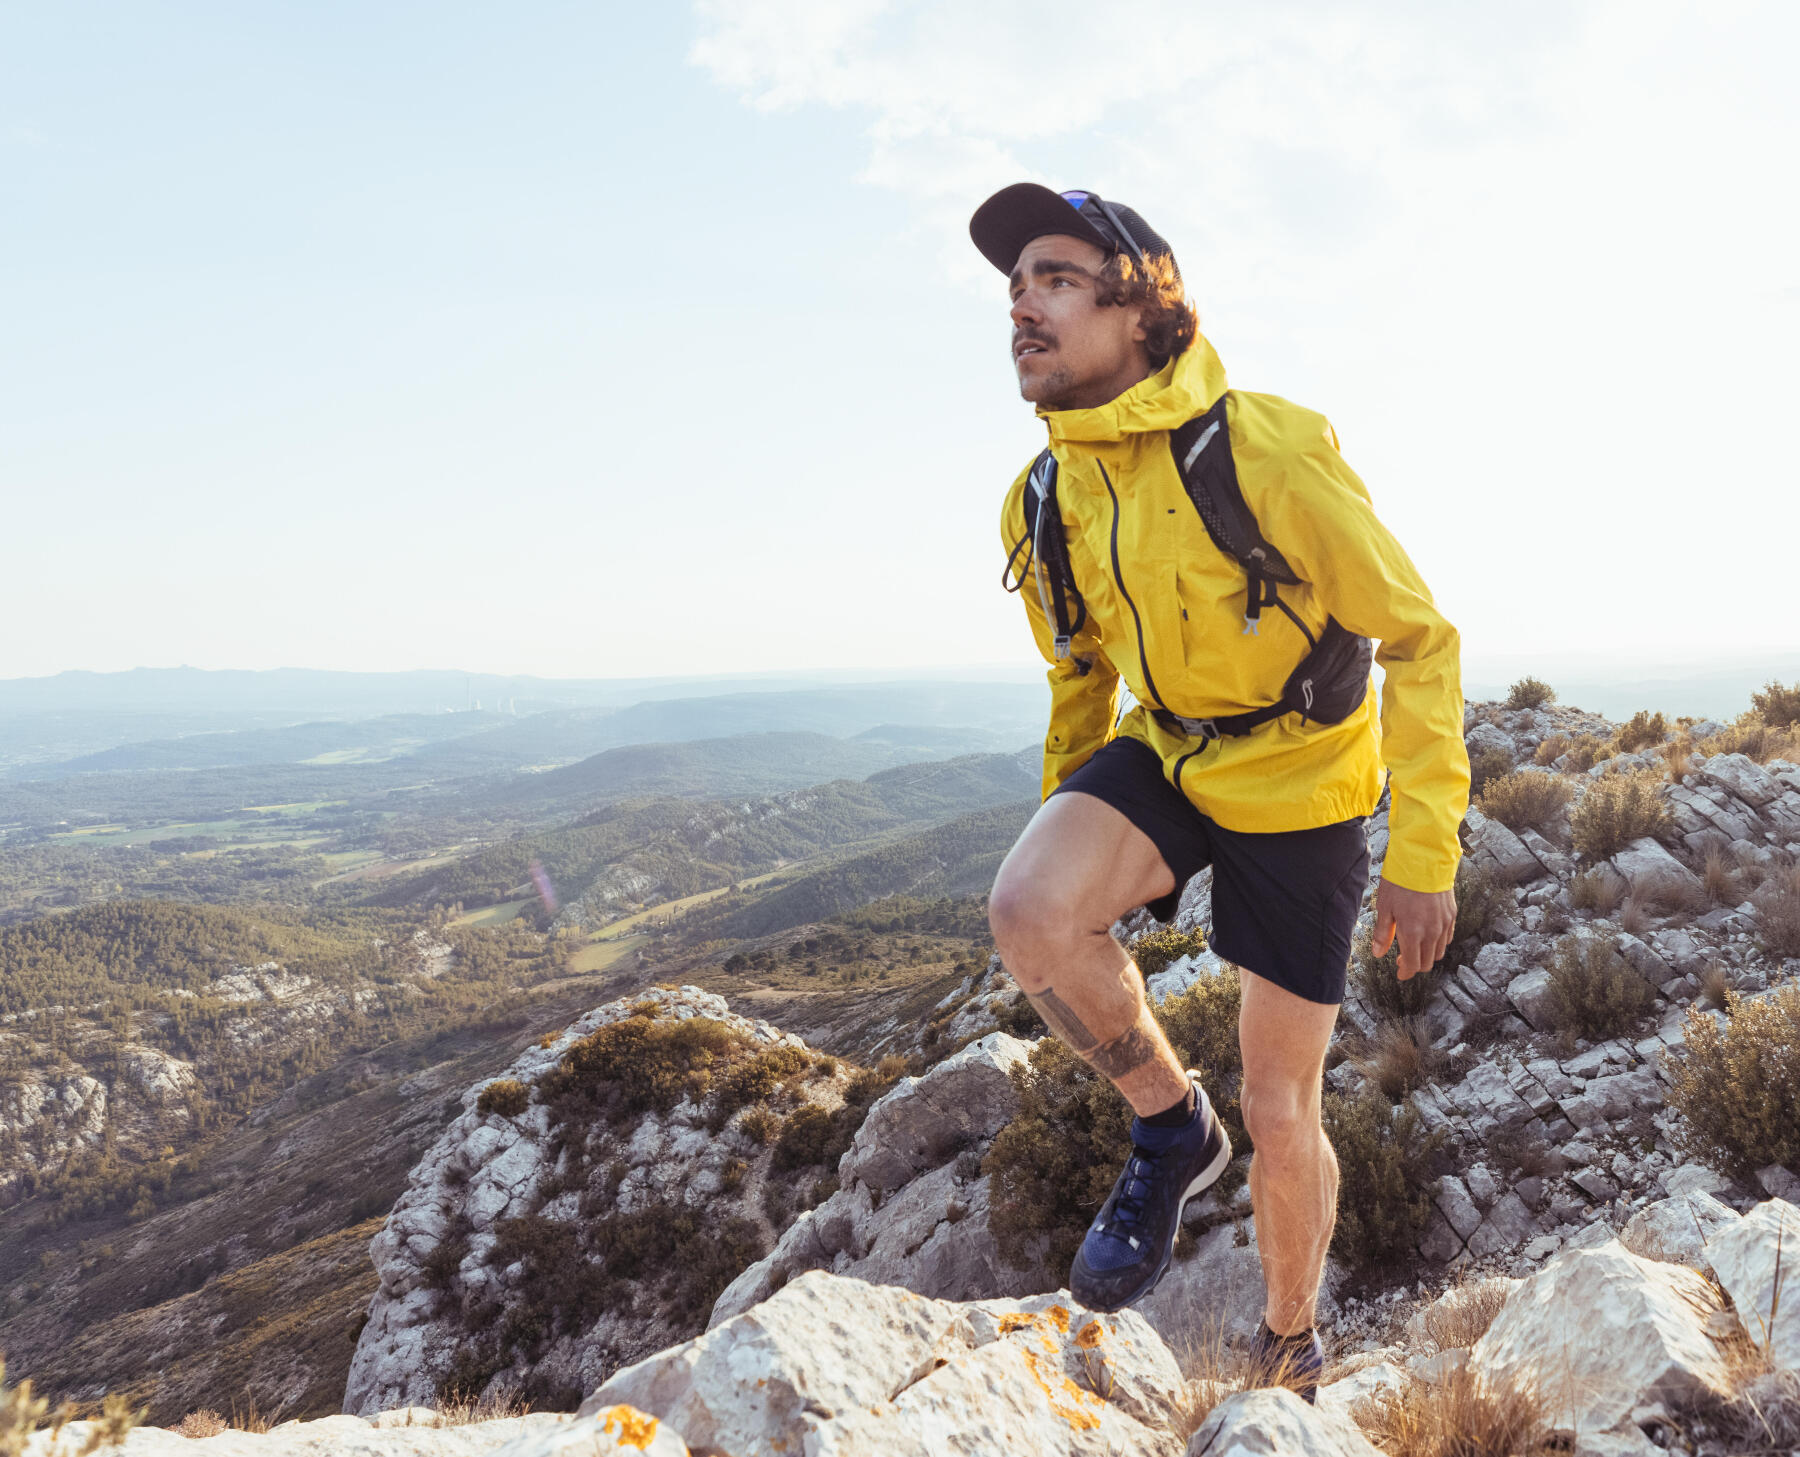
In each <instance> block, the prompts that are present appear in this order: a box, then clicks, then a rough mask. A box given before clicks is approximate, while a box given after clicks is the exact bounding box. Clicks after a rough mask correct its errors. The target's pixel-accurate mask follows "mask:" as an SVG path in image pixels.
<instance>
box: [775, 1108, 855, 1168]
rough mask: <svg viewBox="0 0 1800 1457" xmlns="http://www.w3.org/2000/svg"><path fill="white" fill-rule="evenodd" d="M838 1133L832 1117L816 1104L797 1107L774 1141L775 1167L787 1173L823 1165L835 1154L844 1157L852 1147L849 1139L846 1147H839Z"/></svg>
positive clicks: (845, 1144) (845, 1143)
mask: <svg viewBox="0 0 1800 1457" xmlns="http://www.w3.org/2000/svg"><path fill="white" fill-rule="evenodd" d="M835 1133H836V1128H835V1126H834V1124H833V1121H832V1117H831V1114H829V1113H827V1112H826V1111H825V1110H824V1109H823V1108H821V1107H819V1106H818V1105H817V1104H816V1103H808V1104H807V1105H806V1106H805V1107H803V1108H796V1109H795V1110H794V1111H793V1113H792V1114H790V1115H789V1117H788V1118H787V1120H786V1121H785V1122H783V1123H782V1125H781V1135H780V1137H778V1138H777V1139H776V1140H775V1157H774V1159H773V1160H772V1162H773V1164H774V1167H776V1168H777V1169H782V1170H787V1169H799V1168H804V1167H805V1166H806V1165H807V1164H822V1163H826V1162H828V1161H829V1160H830V1159H831V1156H832V1154H833V1153H834V1152H835V1153H836V1154H837V1155H838V1156H839V1157H841V1156H842V1155H843V1152H844V1149H846V1148H848V1147H849V1146H850V1144H849V1141H848V1140H846V1141H845V1142H844V1144H843V1147H841V1148H840V1147H837V1146H836V1145H837V1140H836V1138H835V1136H834V1135H835Z"/></svg>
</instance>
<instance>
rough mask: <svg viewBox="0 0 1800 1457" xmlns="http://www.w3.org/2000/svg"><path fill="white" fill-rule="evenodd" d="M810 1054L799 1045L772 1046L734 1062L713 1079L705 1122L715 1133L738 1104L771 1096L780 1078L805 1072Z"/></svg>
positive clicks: (744, 1104) (728, 1118) (779, 1083)
mask: <svg viewBox="0 0 1800 1457" xmlns="http://www.w3.org/2000/svg"><path fill="white" fill-rule="evenodd" d="M811 1066H812V1058H811V1056H810V1055H809V1054H807V1053H806V1052H803V1051H802V1050H801V1049H800V1048H798V1047H771V1048H769V1049H768V1050H767V1051H766V1052H759V1053H756V1054H755V1055H754V1056H751V1057H747V1058H744V1059H742V1060H741V1061H739V1062H734V1063H733V1064H732V1065H731V1066H730V1067H728V1068H727V1069H725V1071H724V1072H722V1073H720V1074H719V1075H718V1076H717V1077H716V1078H714V1079H713V1095H712V1106H711V1108H710V1109H709V1110H708V1112H707V1126H708V1127H709V1128H711V1130H712V1131H713V1132H714V1133H717V1132H718V1131H719V1130H720V1129H721V1128H723V1127H724V1126H725V1125H726V1124H727V1123H728V1122H730V1120H731V1116H732V1115H733V1114H734V1113H736V1112H737V1110H738V1109H739V1108H748V1107H749V1106H750V1105H751V1104H752V1103H760V1102H762V1101H763V1100H764V1099H766V1098H768V1097H770V1096H771V1095H772V1094H773V1093H774V1092H775V1090H776V1088H778V1087H780V1086H781V1084H782V1082H783V1081H785V1080H786V1079H788V1078H791V1077H793V1076H794V1074H796V1073H802V1072H806V1071H807V1070H808V1069H809V1068H810V1067H811Z"/></svg>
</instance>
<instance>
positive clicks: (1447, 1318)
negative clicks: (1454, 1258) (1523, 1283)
mask: <svg viewBox="0 0 1800 1457" xmlns="http://www.w3.org/2000/svg"><path fill="white" fill-rule="evenodd" d="M1510 1293H1511V1291H1510V1289H1509V1288H1508V1287H1507V1285H1506V1284H1504V1283H1503V1282H1502V1281H1499V1280H1491V1279H1490V1280H1468V1281H1465V1282H1464V1283H1462V1284H1460V1285H1457V1286H1454V1287H1453V1288H1451V1289H1449V1290H1446V1291H1445V1292H1444V1293H1443V1294H1442V1295H1440V1296H1439V1297H1438V1298H1437V1299H1436V1300H1435V1301H1433V1302H1432V1303H1431V1304H1430V1305H1429V1306H1427V1307H1426V1308H1425V1312H1424V1316H1423V1319H1422V1321H1421V1324H1422V1325H1423V1326H1424V1328H1425V1339H1426V1340H1428V1341H1430V1342H1431V1344H1432V1347H1433V1349H1435V1350H1439V1351H1458V1350H1467V1349H1468V1348H1469V1347H1470V1346H1472V1345H1474V1344H1475V1342H1477V1341H1478V1340H1480V1339H1481V1338H1482V1337H1483V1336H1484V1335H1486V1334H1487V1328H1488V1327H1489V1326H1491V1325H1492V1324H1493V1323H1494V1317H1495V1316H1497V1315H1499V1314H1500V1307H1501V1306H1503V1305H1505V1304H1506V1297H1507V1296H1508V1295H1509V1294H1510Z"/></svg>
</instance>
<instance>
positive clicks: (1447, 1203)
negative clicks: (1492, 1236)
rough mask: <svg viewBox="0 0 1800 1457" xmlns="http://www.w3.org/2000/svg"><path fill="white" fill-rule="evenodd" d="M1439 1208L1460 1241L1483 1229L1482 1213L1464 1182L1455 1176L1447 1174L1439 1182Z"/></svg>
mask: <svg viewBox="0 0 1800 1457" xmlns="http://www.w3.org/2000/svg"><path fill="white" fill-rule="evenodd" d="M1437 1207H1438V1211H1439V1212H1440V1213H1441V1214H1442V1215H1443V1216H1444V1218H1445V1220H1446V1221H1447V1222H1448V1223H1449V1225H1450V1227H1451V1228H1452V1229H1453V1230H1455V1231H1456V1235H1457V1238H1458V1239H1460V1240H1466V1239H1467V1238H1468V1237H1469V1236H1470V1235H1472V1234H1474V1233H1475V1231H1476V1230H1478V1229H1480V1228H1481V1211H1480V1210H1479V1209H1477V1208H1476V1207H1475V1201H1474V1200H1473V1199H1471V1198H1470V1197H1469V1191H1468V1189H1467V1187H1465V1186H1464V1184H1463V1181H1462V1180H1461V1179H1459V1178H1457V1177H1456V1176H1455V1175H1454V1174H1445V1175H1444V1176H1443V1177H1442V1178H1441V1179H1439V1180H1438V1192H1437Z"/></svg>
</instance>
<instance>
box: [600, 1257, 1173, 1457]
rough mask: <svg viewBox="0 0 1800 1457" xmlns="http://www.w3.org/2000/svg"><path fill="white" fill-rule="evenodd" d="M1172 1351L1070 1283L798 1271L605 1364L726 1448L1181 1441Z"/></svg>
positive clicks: (1097, 1453) (616, 1393)
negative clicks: (1006, 1287)
mask: <svg viewBox="0 0 1800 1457" xmlns="http://www.w3.org/2000/svg"><path fill="white" fill-rule="evenodd" d="M1182 1392H1183V1386H1182V1380H1181V1373H1180V1371H1179V1370H1178V1369H1177V1367H1176V1365H1175V1360H1174V1358H1173V1356H1171V1355H1170V1353H1169V1350H1168V1348H1167V1347H1166V1346H1164V1345H1163V1343H1162V1342H1161V1340H1159V1339H1158V1338H1157V1336H1156V1334H1155V1332H1153V1331H1152V1330H1151V1329H1150V1328H1149V1326H1148V1325H1147V1324H1146V1323H1145V1322H1144V1320H1143V1318H1142V1317H1141V1316H1139V1315H1137V1314H1136V1313H1135V1312H1132V1311H1120V1312H1117V1313H1116V1314H1112V1315H1104V1316H1095V1315H1092V1314H1090V1313H1088V1312H1086V1311H1083V1310H1082V1309H1081V1308H1080V1307H1078V1306H1076V1305H1074V1304H1073V1303H1072V1302H1070V1301H1069V1300H1068V1298H1067V1296H1066V1295H1062V1294H1060V1293H1059V1294H1057V1295H1044V1296H1038V1297H1035V1298H1033V1299H1031V1300H1026V1301H975V1302H967V1303H961V1304H957V1303H952V1302H949V1301H942V1300H930V1299H926V1298H924V1297H921V1296H918V1295H914V1294H912V1292H910V1291H906V1290H900V1289H897V1288H895V1287H892V1286H880V1285H869V1284H867V1283H865V1282H863V1281H861V1280H853V1279H846V1278H843V1277H841V1276H835V1275H830V1274H827V1273H825V1272H824V1271H818V1270H815V1271H809V1272H807V1273H806V1274H803V1275H801V1276H800V1277H799V1278H798V1279H796V1280H794V1281H792V1282H791V1283H789V1284H788V1285H786V1286H784V1287H783V1288H782V1289H781V1290H779V1291H777V1292H776V1293H775V1294H774V1295H772V1296H771V1297H769V1299H767V1300H765V1301H763V1302H762V1303H761V1304H760V1305H757V1306H755V1307H754V1308H753V1309H751V1310H749V1311H747V1312H745V1313H744V1314H743V1315H739V1316H735V1317H733V1318H732V1319H731V1320H728V1321H726V1322H724V1323H723V1324H721V1325H718V1326H715V1327H714V1328H713V1329H711V1330H709V1331H708V1332H707V1333H706V1334H705V1335H702V1336H697V1337H695V1338H694V1339H693V1340H691V1341H687V1342H685V1343H683V1344H682V1345H679V1346H676V1347H674V1348H672V1349H670V1350H667V1351H662V1352H659V1353H658V1354H657V1355H654V1356H652V1357H650V1358H648V1359H647V1360H644V1361H640V1362H638V1363H637V1364H636V1365H633V1366H629V1367H627V1368H625V1369H624V1370H622V1371H620V1372H618V1373H616V1374H615V1375H614V1376H613V1377H612V1378H611V1379H610V1380H608V1381H607V1382H606V1383H605V1384H604V1385H603V1386H601V1387H600V1389H599V1390H598V1391H596V1392H595V1393H594V1394H593V1395H592V1396H590V1397H589V1398H588V1400H587V1401H586V1402H585V1403H583V1405H582V1412H583V1413H586V1412H588V1411H590V1410H597V1409H599V1408H601V1407H604V1406H607V1405H610V1404H613V1403H616V1402H626V1403H628V1404H630V1405H631V1406H633V1407H636V1408H637V1409H639V1410H642V1411H647V1412H650V1413H652V1414H654V1415H656V1416H659V1417H661V1418H662V1419H663V1420H665V1421H667V1422H668V1423H669V1424H670V1425H671V1426H673V1427H674V1428H675V1429H676V1430H678V1431H679V1432H681V1433H682V1435H683V1436H684V1437H685V1438H686V1439H687V1441H688V1442H689V1444H690V1445H691V1446H692V1447H693V1448H694V1449H695V1450H696V1451H699V1452H713V1451H718V1452H729V1453H732V1454H733V1457H757V1454H773V1453H780V1452H786V1453H800V1452H805V1453H807V1454H809V1457H851V1454H881V1457H889V1454H896V1457H898V1454H906V1457H935V1454H938V1453H968V1454H975V1453H989V1452H1012V1451H1019V1452H1032V1453H1044V1454H1065V1453H1066V1454H1071V1457H1073V1454H1082V1457H1088V1454H1092V1457H1103V1454H1106V1453H1108V1452H1111V1451H1118V1450H1123V1451H1130V1452H1145V1453H1152V1454H1156V1453H1165V1454H1169V1457H1173V1454H1174V1453H1175V1452H1177V1451H1179V1449H1180V1444H1179V1441H1178V1440H1177V1439H1176V1438H1175V1437H1174V1435H1173V1434H1172V1432H1171V1431H1170V1424H1171V1423H1172V1421H1173V1420H1174V1418H1175V1415H1176V1412H1177V1406H1178V1403H1179V1401H1180V1399H1181V1396H1182Z"/></svg>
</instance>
